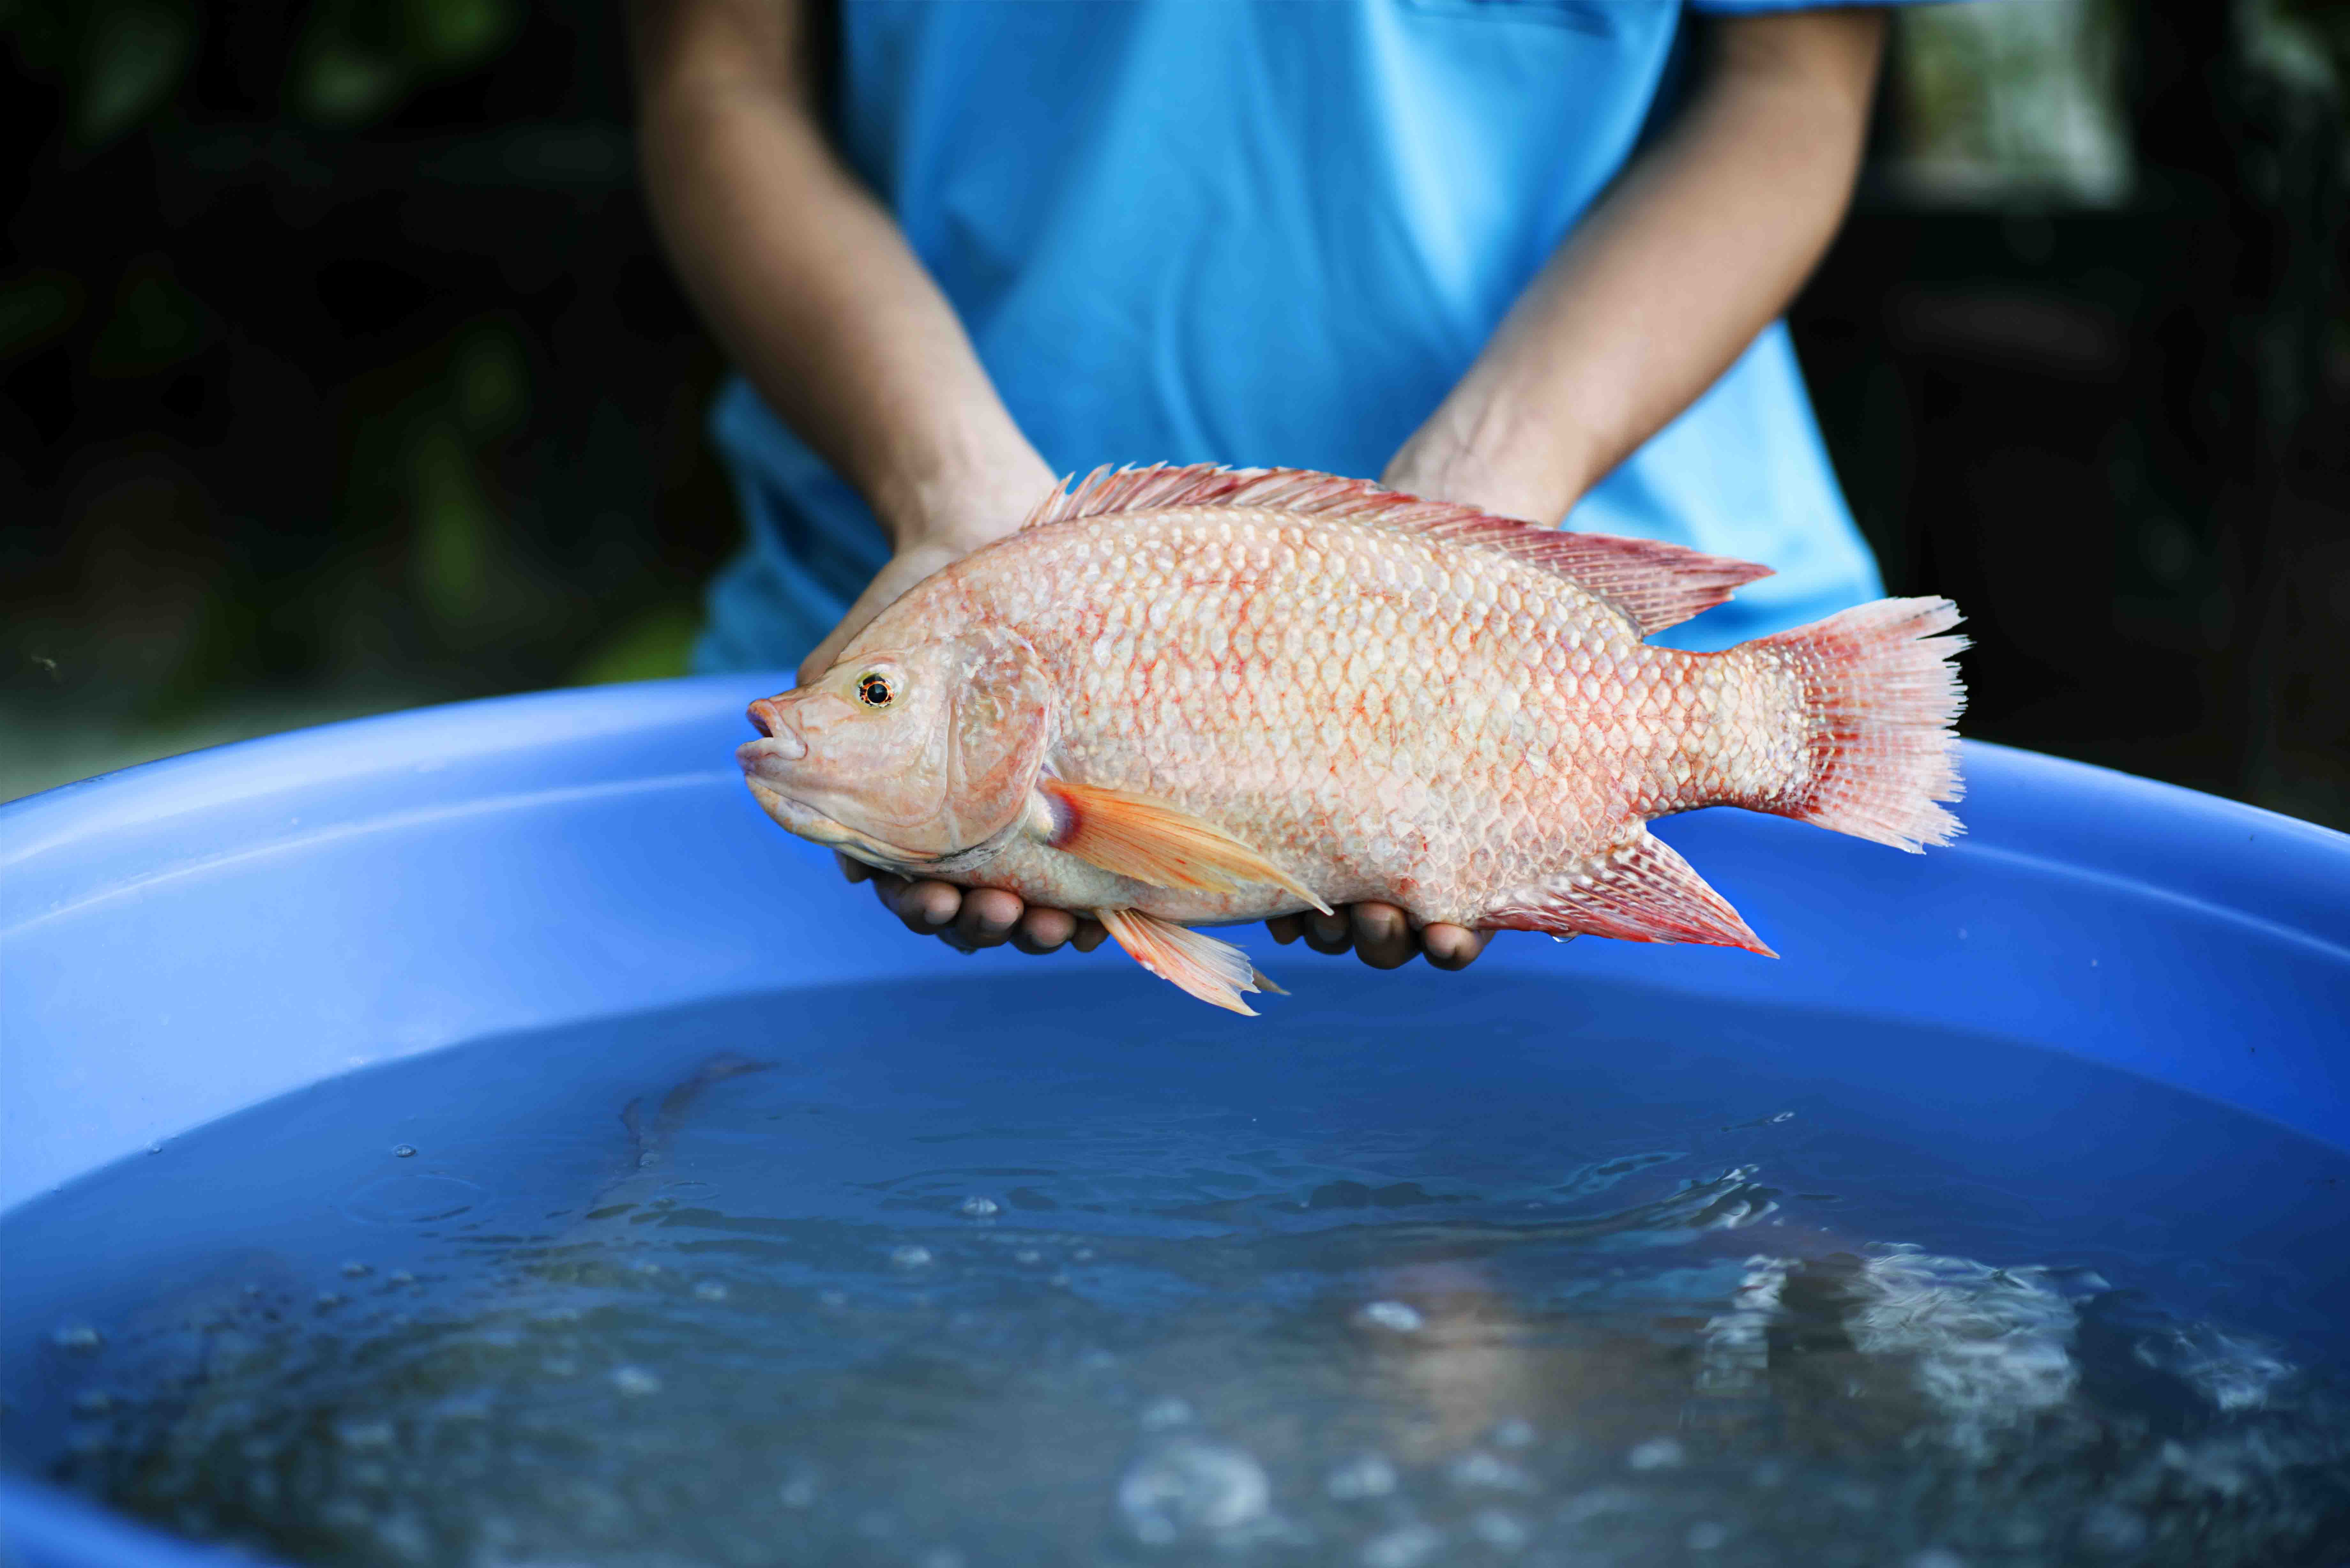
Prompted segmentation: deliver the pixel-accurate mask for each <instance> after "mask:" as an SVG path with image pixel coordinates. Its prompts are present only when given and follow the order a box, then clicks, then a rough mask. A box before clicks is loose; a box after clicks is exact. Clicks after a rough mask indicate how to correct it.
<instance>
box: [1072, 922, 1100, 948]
mask: <svg viewBox="0 0 2350 1568" xmlns="http://www.w3.org/2000/svg"><path fill="white" fill-rule="evenodd" d="M1107 940H1109V928H1108V927H1107V926H1105V925H1103V924H1102V923H1101V922H1100V921H1099V920H1096V919H1082V920H1079V921H1078V922H1077V934H1076V936H1073V937H1071V938H1070V939H1069V945H1070V946H1071V947H1073V948H1075V949H1076V950H1078V951H1079V952H1081V953H1089V952H1091V951H1093V950H1095V949H1096V948H1097V947H1099V946H1101V945H1102V943H1104V942H1106V941H1107Z"/></svg>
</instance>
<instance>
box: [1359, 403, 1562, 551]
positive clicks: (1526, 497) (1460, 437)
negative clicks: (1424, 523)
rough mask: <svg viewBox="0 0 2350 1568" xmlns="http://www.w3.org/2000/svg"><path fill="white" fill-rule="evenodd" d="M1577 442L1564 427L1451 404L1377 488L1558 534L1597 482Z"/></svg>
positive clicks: (1413, 441)
mask: <svg viewBox="0 0 2350 1568" xmlns="http://www.w3.org/2000/svg"><path fill="white" fill-rule="evenodd" d="M1575 437H1576V431H1575V427H1574V426H1573V425H1571V424H1569V423H1567V422H1565V421H1555V420H1542V419H1536V418H1530V417H1527V416H1526V415H1525V414H1524V413H1523V411H1521V410H1513V409H1505V408H1502V407H1499V406H1493V405H1487V406H1484V407H1481V408H1478V409H1476V410H1460V409H1455V408H1452V407H1451V406H1449V405H1448V406H1447V407H1445V408H1442V409H1440V410H1437V412H1436V414H1435V415H1434V416H1433V417H1432V418H1430V420H1429V421H1428V423H1426V424H1425V425H1422V426H1421V427H1420V428H1419V430H1418V431H1415V432H1414V433H1413V435H1412V437H1411V439H1410V440H1409V441H1407V442H1405V443H1404V446H1403V449H1402V450H1401V451H1400V452H1397V453H1396V456H1395V460H1394V461H1393V462H1390V463H1389V464H1388V469H1387V472H1386V473H1385V474H1384V475H1383V476H1382V477H1381V483H1385V484H1387V485H1388V486H1389V487H1390V488H1392V489H1396V490H1403V491H1409V492H1410V493H1413V494H1415V495H1420V496H1424V497H1426V498H1427V499H1429V500H1431V501H1451V502H1456V503H1459V504H1462V505H1466V506H1476V507H1480V508H1482V509H1483V510H1484V511H1487V512H1491V513H1494V514H1498V515H1500V516H1503V517H1517V518H1522V519H1523V520H1525V521H1527V522H1530V523H1539V524H1543V525H1544V526H1545V527H1555V526H1556V525H1557V524H1559V523H1560V522H1561V520H1563V519H1564V518H1565V515H1566V514H1567V512H1568V511H1569V510H1570V509H1571V508H1572V507H1573V506H1574V504H1575V502H1577V501H1578V500H1580V499H1581V498H1582V496H1583V493H1584V491H1585V490H1586V489H1587V488H1588V487H1589V484H1590V483H1591V481H1592V479H1593V478H1595V477H1596V475H1594V474H1592V473H1590V472H1589V470H1588V467H1587V464H1586V454H1585V451H1584V443H1583V442H1581V441H1578V440H1577V439H1575Z"/></svg>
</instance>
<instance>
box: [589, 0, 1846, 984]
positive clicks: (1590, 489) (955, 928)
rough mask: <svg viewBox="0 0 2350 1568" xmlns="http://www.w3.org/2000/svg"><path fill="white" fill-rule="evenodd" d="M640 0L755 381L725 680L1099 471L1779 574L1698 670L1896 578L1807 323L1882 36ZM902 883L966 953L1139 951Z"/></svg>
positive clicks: (743, 377) (1719, 6) (890, 884)
mask: <svg viewBox="0 0 2350 1568" xmlns="http://www.w3.org/2000/svg"><path fill="white" fill-rule="evenodd" d="M631 6H632V9H631V16H630V28H631V35H632V57H633V60H634V65H635V71H636V77H637V81H638V90H639V115H640V121H641V143H640V145H641V160H642V165H643V171H644V177H645V181H646V185H647V190H648V192H649V196H650V202H651V207H652V212H653V214H654V218H655V222H656V223H657V225H658V228H659V230H660V234H661V236H662V238H663V241H664V244H666V246H667V248H668V250H669V253H670V254H671V258H672V261H673V263H674V265H675V266H676V268H677V271H678V274H679V275H680V277H681V279H682V281H683V284H684V286H685V287H686V289H687V291H688V292H689V294H690V295H691V296H692V298H693V299H694V301H695V302H696V304H697V306H698V307H699V308H700V309H701V311H702V313H703V315H704V317H706V319H707V320H708V322H709V324H710V326H711V327H712V330H713V331H714V332H715V334H716V335H717V337H718V338H719V340H720V342H721V343H722V344H723V346H724V347H725V348H726V349H727V351H728V352H729V353H730V354H731V355H732V357H733V359H734V361H735V363H736V364H737V366H738V367H739V368H740V371H741V374H740V376H739V377H738V378H737V379H734V380H733V382H732V383H731V384H730V385H729V386H728V387H727V388H726V389H725V390H724V391H723V393H722V395H721V397H720V399H719V401H718V404H717V407H716V409H715V410H714V412H713V416H712V424H713V431H714V434H715V438H716V441H717V444H718V445H719V447H720V449H721V451H722V452H723V455H724V457H725V459H726V461H727V462H728V465H729V467H730V468H731V470H732V472H733V477H734V480H735V483H736V489H737V493H738V496H739V498H740V501H741V504H742V509H743V515H744V517H745V519H746V521H747V524H748V527H749V533H750V541H749V544H748V545H747V546H746V548H745V549H744V550H743V552H742V554H741V556H739V557H738V558H737V559H736V560H735V561H734V562H733V564H732V565H731V566H729V567H727V568H726V569H725V571H724V572H723V574H722V575H721V576H719V577H718V579H717V580H716V582H715V583H714V584H713V586H712V590H711V594H710V612H711V613H710V622H709V626H708V628H707V630H706V632H705V634H704V636H703V638H702V642H701V644H700V646H699V648H698V649H697V653H696V663H697V667H698V668H700V669H702V670H765V669H781V668H787V667H790V666H792V665H794V664H796V665H797V668H798V671H799V678H800V679H803V680H806V679H808V678H811V677H813V676H814V675H816V674H817V673H819V672H821V671H822V670H825V669H827V667H828V666H829V664H830V662H831V659H832V657H833V655H834V653H835V651H836V650H837V649H840V648H841V647H842V646H843V645H844V644H845V643H846V642H847V639H849V638H850V637H851V636H852V635H853V634H854V633H855V632H856V631H857V630H858V628H860V627H861V626H862V625H863V624H864V623H865V622H866V621H867V620H868V619H869V618H871V617H872V616H873V615H874V614H875V613H877V612H878V611H879V609H880V608H881V607H884V606H886V605H887V604H888V603H889V601H890V600H891V599H893V598H894V597H897V596H898V595H899V593H901V592H902V591H904V590H905V589H906V588H907V587H910V586H911V585H912V584H914V583H916V582H918V581H920V579H921V578H922V577H924V576H928V575H929V574H930V573H931V572H933V571H935V570H937V569H938V568H940V567H941V566H945V565H947V564H948V563H949V562H951V561H953V560H955V559H956V558H957V557H959V556H962V555H964V554H966V553H967V552H969V551H971V550H972V549H974V548H976V547H978V546H979V545H983V544H985V543H987V542H988V541H989V540H991V539H993V538H996V537H998V536H1000V535H1003V534H1005V533H1008V532H1010V531H1011V530H1013V529H1014V528H1016V527H1017V526H1018V524H1019V523H1020V521H1021V519H1022V518H1023V517H1024V516H1025V515H1026V514H1027V513H1028V512H1029V510H1030V509H1031V507H1032V506H1033V505H1034V504H1035V502H1036V501H1037V500H1038V499H1039V498H1040V497H1041V496H1042V495H1043V494H1044V493H1045V492H1046V491H1047V490H1048V489H1049V488H1050V487H1051V485H1052V484H1053V483H1055V479H1056V477H1057V476H1058V475H1059V474H1061V473H1064V472H1072V471H1076V472H1083V471H1085V470H1088V469H1090V468H1092V467H1094V466H1095V465H1096V464H1097V463H1102V462H1110V463H1120V462H1139V463H1148V462H1228V463H1232V464H1233V465H1235V466H1257V465H1262V466H1288V467H1300V468H1315V469H1323V470H1326V471H1328V472H1336V473H1341V474H1348V475H1357V476H1371V475H1376V476H1377V477H1378V479H1379V480H1380V481H1381V482H1382V483H1386V484H1388V485H1389V486H1392V487H1394V488H1396V489H1399V490H1405V491H1409V492H1411V493H1416V494H1419V495H1422V496H1427V497H1430V498H1432V499H1439V500H1446V501H1453V502H1461V503H1468V504H1475V505H1478V506H1481V507H1483V508H1484V509H1486V510H1488V511H1491V512H1494V513H1499V514H1504V515H1508V516H1513V517H1519V518H1523V519H1528V520H1531V521H1534V522H1539V523H1544V524H1560V523H1561V522H1562V521H1564V523H1565V525H1566V526H1569V527H1575V528H1583V529H1589V530H1593V531H1596V532H1602V533H1613V534H1627V535H1646V536H1648V537H1654V538H1660V539H1667V540H1670V541H1672V542H1675V543H1679V544H1684V545H1691V546H1694V547H1696V548H1699V549H1702V550H1707V551H1711V552H1715V553H1718V554H1722V555H1729V556H1741V557H1743V558H1746V559H1751V560H1755V561H1760V562H1763V563H1764V564H1766V565H1769V566H1773V567H1774V568H1776V572H1777V575H1776V576H1773V577H1770V578H1765V579H1763V581H1762V582H1760V583H1758V584H1755V585H1752V586H1751V587H1748V588H1746V589H1743V590H1742V592H1741V594H1740V596H1739V597H1738V599H1736V600H1734V601H1732V602H1731V604H1729V605H1726V606H1723V607H1720V608H1718V609H1715V610H1713V611H1711V612H1709V613H1708V614H1707V615H1705V616H1704V617H1702V618H1700V620H1699V621H1697V622H1695V623H1692V624H1691V626H1690V628H1682V631H1681V633H1680V634H1679V635H1681V636H1683V637H1685V638H1686V640H1684V641H1683V642H1682V644H1681V645H1682V646H1688V647H1703V646H1724V645H1727V644H1729V643H1731V642H1734V641H1738V640H1742V639H1746V638H1749V637H1753V636H1759V635H1762V634H1763V633H1766V632H1769V631H1774V630H1778V629H1781V628H1784V627H1787V626H1792V625H1795V624H1800V623H1802V622H1804V621H1808V620H1812V619H1815V618H1819V617H1821V616H1824V615H1826V614H1828V613H1830V612H1832V611H1834V610H1836V609H1840V608H1843V607H1846V606H1848V605H1851V604H1855V603H1857V602H1860V601H1862V600H1865V599H1868V598H1872V597H1877V595H1878V594H1879V593H1880V592H1881V591H1882V590H1881V587H1880V584H1879V582H1878V579H1877V571H1876V566H1875V563H1874V561H1873V559H1872V558H1871V556H1870V555H1869V553H1868V550H1867V547H1866V545H1865V544H1864V543H1863V542H1862V540H1861V538H1860V536H1859V534H1858V532H1857V531H1856V528H1855V527H1854V525H1853V522H1852V519H1851V516H1850V514H1849V513H1848V512H1847V510H1846V506H1845V504H1844V502H1843V499H1842V497H1841V495H1840V493H1839V492H1838V490H1837V488H1836V484H1835V478H1834V475H1833V473H1832V472H1831V470H1830V468H1829V465H1828V462H1827V458H1826V454H1825V451H1824V449H1823V447H1822V445H1821V441H1820V437H1819V433H1818V431H1817V429H1816V427H1815V425H1814V421H1813V418H1812V413H1811V409H1810V405H1809V403H1808V401H1807V400H1806V398H1805V395H1804V387H1803V382H1802V378H1801V374H1800V371H1799V369H1798V367H1797V366H1796V363H1795V359H1794V351H1793V348H1792V347H1791V345H1790V343H1789V340H1788V337H1787V334H1786V330H1785V327H1784V326H1783V324H1782V323H1781V322H1779V320H1778V319H1777V318H1778V317H1779V315H1780V313H1781V312H1782V311H1783V309H1784V308H1785V306H1786V305H1787V303H1788V301H1789V300H1790V299H1791V298H1792V297H1793V296H1794V292H1795V290H1796V289H1797V287H1798V286H1800V285H1801V284H1802V282H1803V280H1804V277H1805V276H1806V275H1808V274H1809V272H1810V271H1811V269H1812V267H1813V266H1814V265H1815V263H1816V262H1817V260H1818V258H1819V256H1820V254H1821V253H1822V252H1823V251H1824V250H1825V248H1826V245H1827V244H1828V241H1829V239H1830V237H1831V236H1832V235H1833V234H1834V233H1835V230H1836V228H1837V226H1838V225H1839V224H1840V223H1841V222H1842V220H1843V215H1844V212H1845V208H1846V204H1847V203H1848V202H1849V200H1850V195H1851V189H1852V184H1853V181H1854V178H1855V174H1856V170H1857V167H1858V163H1859V157H1860V151H1861V148H1862V144H1863V141H1864V140H1865V136H1866V125H1867V120H1868V115H1869V109H1870V103H1871V99H1872V97H1873V94H1874V91H1875V85H1876V73H1877V61H1878V57H1879V55H1880V52H1881V49H1882V43H1883V36H1884V30H1885V24H1884V17H1883V14H1882V13H1881V12H1880V11H1877V10H1870V9H1857V10H1856V9H1840V8H1834V9H1813V8H1808V7H1807V6H1806V5H1805V4H1804V0H1689V3H1688V4H1687V5H1682V4H1677V3H1675V0H1345V3H1341V0H1316V3H1298V0H1286V3H1284V0H1257V3H1252V0H1131V3H1128V4H1115V5H1111V4H1066V5H1037V4H1027V3H1024V0H960V3H956V4H942V3H941V4H933V3H926V0H852V3H849V4H847V5H840V6H838V7H837V9H834V8H831V7H827V6H826V5H822V4H821V3H820V0H631ZM811 650H812V651H811ZM842 867H843V870H844V871H845V872H846V873H847V875H849V877H851V879H852V880H858V879H863V877H865V876H867V875H868V872H867V871H866V869H865V868H864V867H858V866H856V865H855V864H854V863H852V862H849V861H847V860H845V859H844V860H843V862H842ZM873 879H874V882H875V887H876V891H877V892H879V894H880V895H881V897H882V899H883V901H884V903H885V904H887V905H888V906H889V908H890V909H892V910H893V911H894V912H895V913H896V914H897V915H898V916H899V918H900V919H902V920H904V921H905V923H906V924H907V925H908V927H909V928H910V929H914V930H916V931H920V932H929V933H933V934H938V935H941V936H944V937H946V938H947V939H948V940H951V941H953V942H954V943H956V944H957V945H958V946H962V947H965V948H980V947H992V946H996V945H999V944H1002V943H1003V942H1006V941H1009V942H1011V943H1013V944H1014V945H1015V946H1017V947H1018V948H1020V949H1021V950H1024V951H1031V952H1043V951H1049V950H1053V949H1055V948H1057V947H1059V946H1061V945H1062V944H1064V943H1066V942H1071V941H1074V942H1075V943H1076V945H1077V946H1078V947H1080V948H1089V947H1091V946H1093V945H1094V944H1095V943H1097V942H1098V941H1099V940H1101V938H1102V934H1103V933H1102V931H1101V928H1100V927H1099V926H1098V924H1097V923H1096V922H1093V921H1092V920H1090V919H1081V918H1080V917H1078V916H1076V915H1073V914H1071V913H1069V912H1067V911H1063V910H1055V909H1031V908H1024V907H1023V906H1022V904H1021V901H1020V900H1019V899H1018V898H1016V897H1014V895H1012V894H1010V893H1007V892H1004V891H1002V890H1000V889H979V890H974V891H971V892H965V891H964V890H963V889H962V888H956V887H953V886H951V885H950V884H947V883H943V882H935V881H919V882H910V881H908V880H906V879H904V878H901V877H890V876H886V875H883V876H875V877H873ZM1273 927H1274V935H1275V937H1276V938H1278V939H1279V940H1283V941H1284V942H1286V941H1292V940H1296V939H1297V938H1298V937H1299V936H1301V935H1302V936H1304V937H1305V940H1306V941H1307V942H1308V944H1309V945H1311V946H1313V947H1315V948H1316V949H1317V950H1322V951H1325V952H1343V951H1345V950H1347V948H1349V947H1352V948H1353V949H1354V950H1356V951H1357V954H1358V955H1359V956H1360V957H1361V958H1362V959H1363V960H1364V961H1366V962H1368V963H1371V964H1373V965H1375V966H1377V967H1382V968H1385V967H1392V966H1394V965H1397V964H1400V963H1404V962H1407V961H1409V960H1410V959H1411V958H1412V957H1414V956H1415V955H1419V954H1424V955H1425V956H1426V958H1427V959H1428V961H1430V962H1431V963H1433V964H1435V965H1437V966H1438V967H1440V968H1460V967H1461V966H1463V965H1465V964H1467V963H1468V962H1470V961H1471V960H1473V959H1474V958H1475V957H1476V956H1477V954H1478V951H1479V950H1480V949H1481V948H1482V944H1483V940H1484V939H1483V937H1482V934H1480V933H1475V932H1471V931H1469V930H1466V929H1461V928H1459V927H1455V926H1448V925H1430V926H1429V927H1428V928H1427V929H1424V930H1416V929H1412V927H1411V925H1410V922H1409V920H1408V919H1406V918H1405V915H1404V913H1403V911H1402V910H1400V909H1397V908H1396V907H1394V906H1393V905H1389V904H1384V903H1366V904H1359V905H1357V906H1354V907H1353V908H1352V909H1340V910H1338V911H1337V912H1336V914H1335V915H1334V916H1327V917H1326V916H1322V915H1319V914H1314V915H1307V916H1303V917H1300V916H1291V917H1287V918H1285V919H1281V920H1276V921H1274V922H1273Z"/></svg>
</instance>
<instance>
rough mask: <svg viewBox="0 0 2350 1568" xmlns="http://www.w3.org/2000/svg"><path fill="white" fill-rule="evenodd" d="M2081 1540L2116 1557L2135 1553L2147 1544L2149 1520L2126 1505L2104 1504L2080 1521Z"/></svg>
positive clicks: (2088, 1545)
mask: <svg viewBox="0 0 2350 1568" xmlns="http://www.w3.org/2000/svg"><path fill="white" fill-rule="evenodd" d="M2081 1543H2082V1544H2083V1545H2084V1546H2086V1547H2088V1548H2089V1549H2090V1550H2091V1551H2093V1552H2106V1554H2108V1555H2110V1556H2115V1557H2119V1556H2123V1555H2126V1554H2127V1553H2130V1552H2136V1551H2137V1550H2138V1548H2140V1547H2141V1546H2144V1545H2145V1544H2146V1520H2145V1519H2144V1517H2143V1516H2141V1515H2139V1514H2137V1513H2134V1512H2132V1511H2130V1510H2128V1509H2126V1508H2121V1507H2117V1506H2116V1505H2115V1504H2113V1503H2102V1504H2100V1505H2098V1506H2097V1507H2095V1508H2093V1509H2091V1510H2090V1511H2089V1512H2088V1515H2087V1517H2085V1518H2084V1519H2083V1520H2082V1521H2081Z"/></svg>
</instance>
